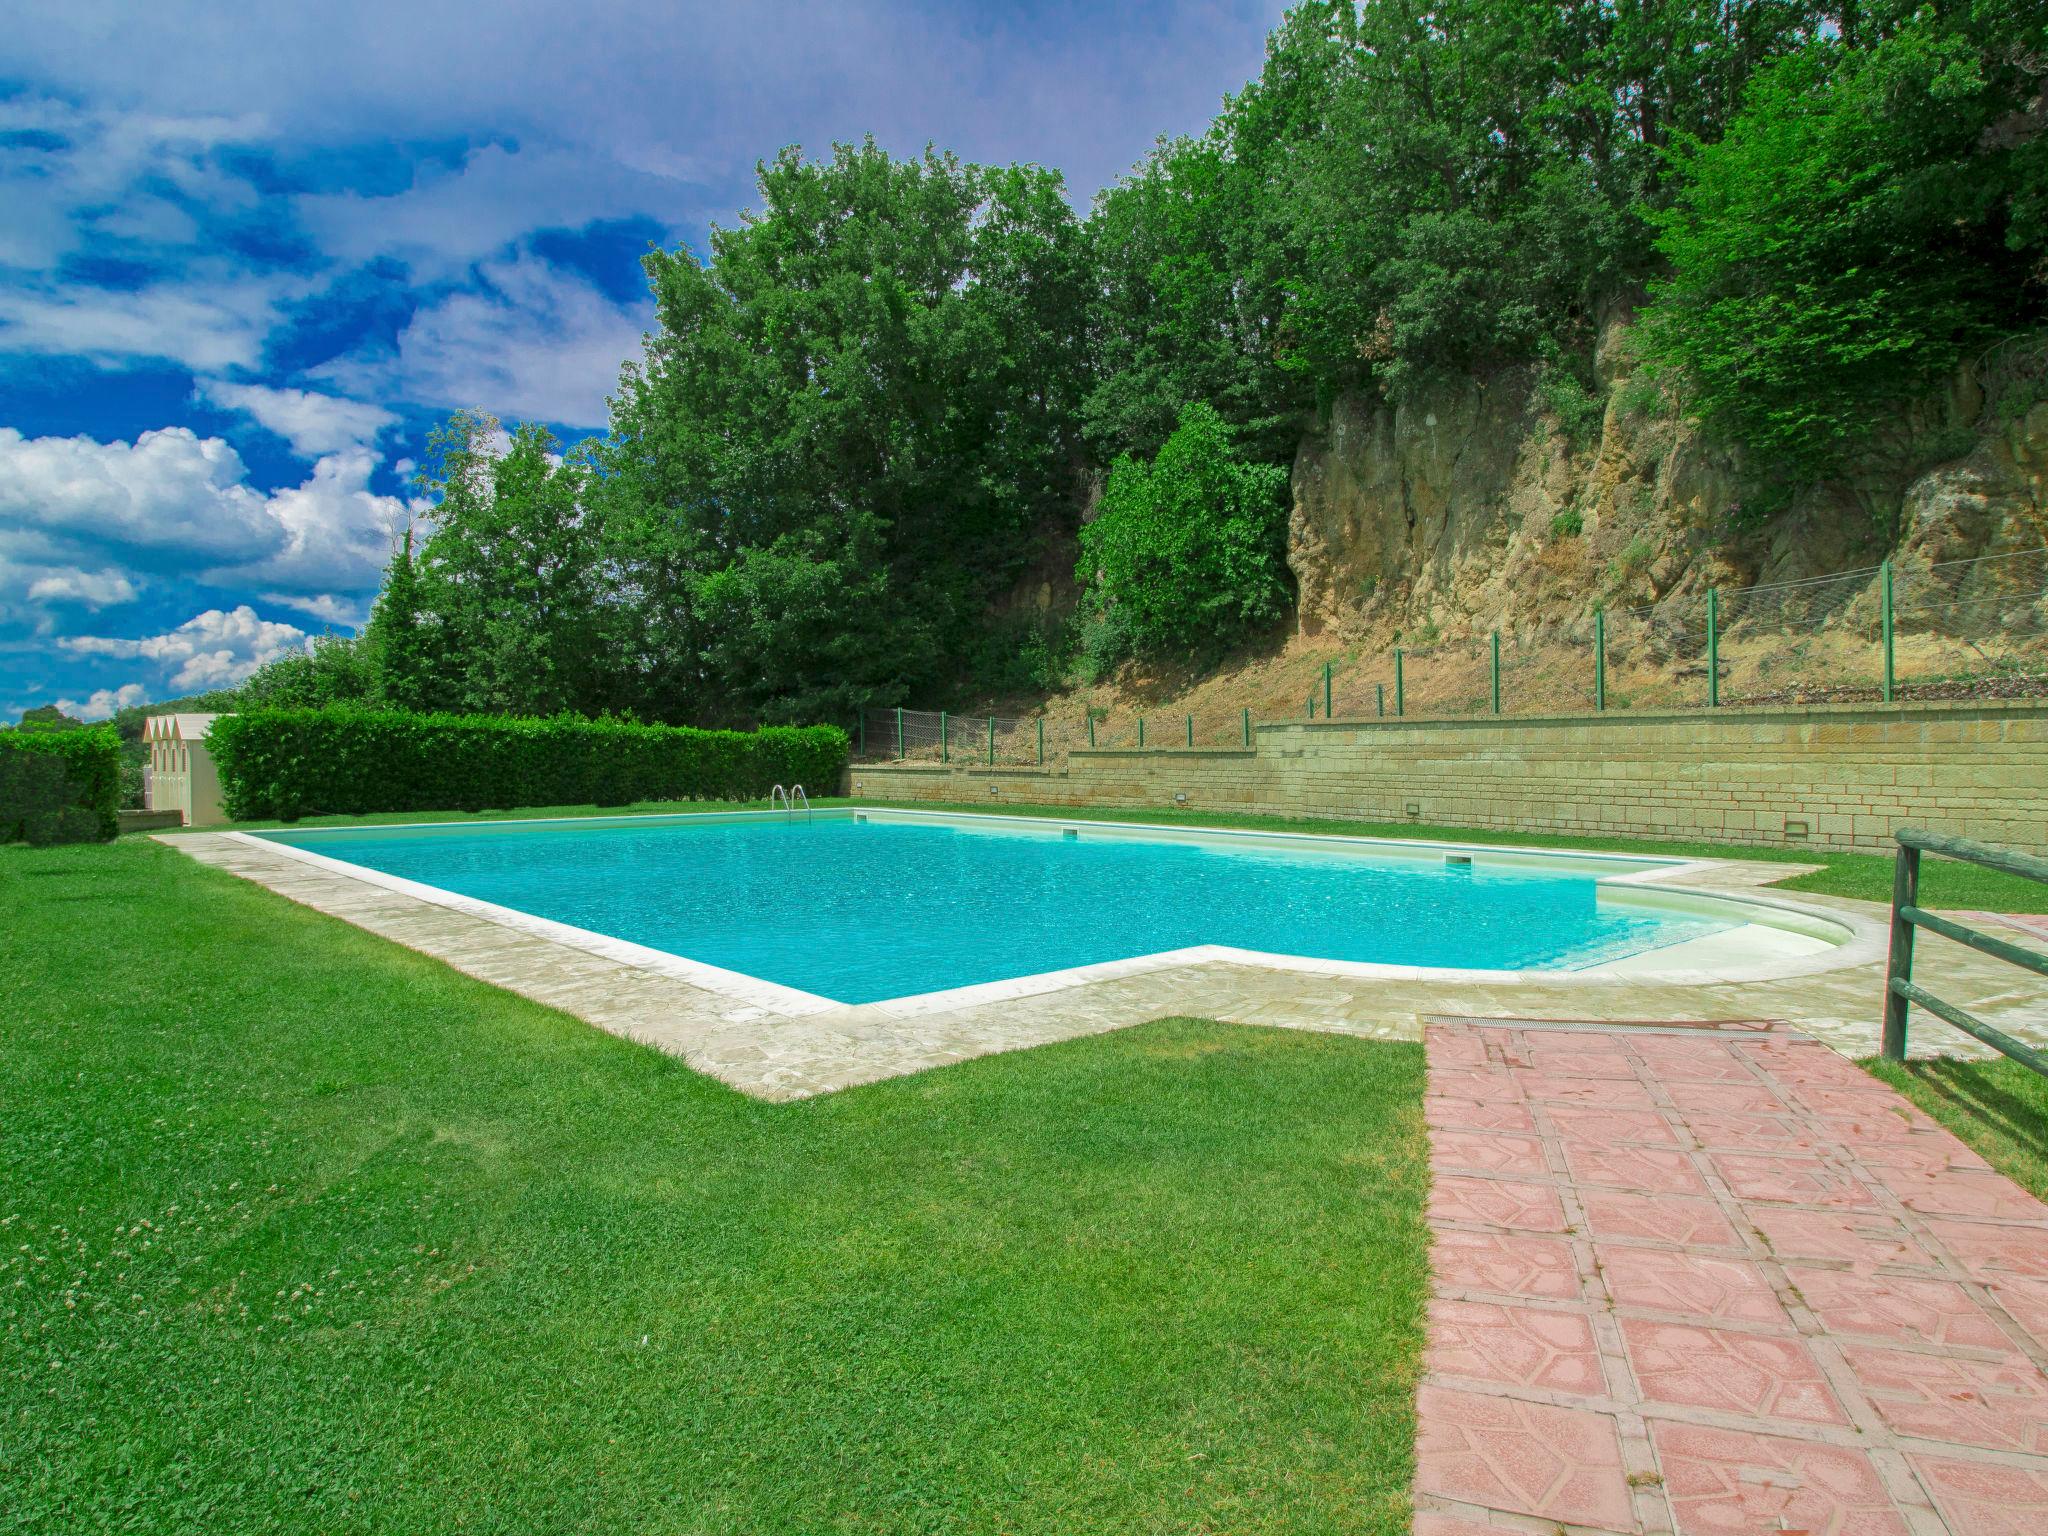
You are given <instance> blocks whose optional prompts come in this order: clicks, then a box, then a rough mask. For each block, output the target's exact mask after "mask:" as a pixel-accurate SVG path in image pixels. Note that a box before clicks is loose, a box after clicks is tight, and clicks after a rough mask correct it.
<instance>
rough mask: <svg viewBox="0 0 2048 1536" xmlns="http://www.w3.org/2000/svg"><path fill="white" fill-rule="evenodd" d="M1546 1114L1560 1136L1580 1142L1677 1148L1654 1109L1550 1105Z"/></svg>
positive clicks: (1662, 1118)
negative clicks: (1631, 1143)
mask: <svg viewBox="0 0 2048 1536" xmlns="http://www.w3.org/2000/svg"><path fill="white" fill-rule="evenodd" d="M1549 1115H1550V1123H1551V1124H1552V1125H1554V1126H1556V1127H1557V1129H1558V1132H1559V1134H1561V1135H1564V1136H1571V1137H1576V1138H1577V1139H1578V1140H1580V1141H1597V1142H1604V1143H1607V1144H1609V1145H1612V1144H1614V1143H1617V1142H1647V1143H1650V1144H1652V1145H1655V1146H1663V1147H1675V1146H1677V1145H1678V1138H1677V1137H1676V1136H1674V1135H1672V1134H1671V1126H1670V1124H1669V1123H1668V1122H1667V1121H1666V1120H1665V1118H1664V1117H1663V1116H1662V1115H1661V1114H1659V1113H1658V1112H1657V1111H1656V1110H1654V1109H1609V1108H1607V1107H1605V1106H1594V1105H1586V1104H1553V1105H1551V1106H1549Z"/></svg>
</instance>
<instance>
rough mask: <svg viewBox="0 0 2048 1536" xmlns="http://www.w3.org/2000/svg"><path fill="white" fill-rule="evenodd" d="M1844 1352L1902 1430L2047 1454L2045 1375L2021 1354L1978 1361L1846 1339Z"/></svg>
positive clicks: (1954, 1441)
mask: <svg viewBox="0 0 2048 1536" xmlns="http://www.w3.org/2000/svg"><path fill="white" fill-rule="evenodd" d="M1842 1357H1843V1359H1845V1360H1847V1361H1848V1363H1849V1369H1850V1370H1852V1371H1854V1372H1855V1373H1856V1379H1857V1381H1859V1382H1860V1383H1862V1386H1863V1390H1864V1391H1865V1392H1866V1393H1867V1394H1868V1395H1869V1398H1870V1401H1871V1404H1872V1405H1873V1406H1874V1407H1875V1408H1876V1409H1877V1411H1878V1413H1879V1414H1880V1415H1882V1416H1883V1418H1884V1421H1885V1423H1887V1424H1889V1425H1890V1426H1891V1427H1892V1429H1893V1430H1895V1431H1896V1432H1897V1433H1899V1434H1902V1435H1916V1436H1918V1437H1919V1438H1921V1439H1923V1440H1946V1441H1948V1442H1949V1443H1950V1444H1953V1445H1976V1446H1982V1447H1984V1448H1985V1449H1986V1450H1992V1451H2025V1452H2030V1453H2032V1454H2035V1455H2048V1380H2044V1378H2043V1377H2042V1375H2041V1372H2040V1370H2039V1369H2038V1368H2037V1367H2036V1366H2035V1365H2034V1362H2033V1361H2031V1360H2029V1359H2027V1358H2026V1356H2024V1355H2017V1354H2015V1355H2007V1356H2006V1357H2005V1358H2004V1359H2002V1360H1996V1361H1991V1360H1973V1359H1968V1358H1965V1357H1962V1356H1958V1355H1930V1354H1914V1353H1908V1352H1907V1351H1905V1350H1897V1349H1884V1348H1880V1347H1879V1346H1877V1345H1873V1344H1849V1345H1845V1346H1844V1347H1843V1350H1842Z"/></svg>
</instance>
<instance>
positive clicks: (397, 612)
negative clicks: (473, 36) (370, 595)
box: [363, 524, 440, 709]
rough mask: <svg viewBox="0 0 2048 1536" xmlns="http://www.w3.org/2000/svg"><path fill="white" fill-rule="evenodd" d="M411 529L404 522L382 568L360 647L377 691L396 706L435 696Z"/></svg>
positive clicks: (435, 672) (423, 703)
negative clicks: (379, 586)
mask: <svg viewBox="0 0 2048 1536" xmlns="http://www.w3.org/2000/svg"><path fill="white" fill-rule="evenodd" d="M412 540H413V530H412V527H411V525H410V524H408V525H407V526H406V529H405V532H404V535H403V537H402V541H401V542H400V544H399V546H398V548H397V549H396V550H394V551H393V552H392V556H391V564H390V566H389V567H388V568H387V569H386V570H385V572H384V586H383V590H382V591H380V592H379V593H378V594H377V605H376V607H375V608H374V609H373V610H372V611H371V613H370V622H369V625H368V627H367V628H366V629H365V630H364V631H363V647H364V649H365V651H367V652H368V654H369V656H370V658H371V660H372V664H373V666H374V667H375V670H376V675H377V697H378V699H379V700H380V701H381V702H383V703H386V704H390V705H393V706H394V707H396V708H399V709H424V708H426V707H428V704H429V701H430V700H431V699H432V698H433V697H434V696H435V694H436V692H437V691H438V690H437V683H438V680H439V670H440V669H439V666H438V664H437V661H438V658H437V657H436V656H435V655H434V646H433V644H432V638H431V636H430V635H429V633H428V630H427V627H426V620H425V617H424V615H423V614H422V613H421V611H420V591H419V577H418V573H417V572H416V571H415V569H414V566H413V548H412Z"/></svg>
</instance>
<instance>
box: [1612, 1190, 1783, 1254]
mask: <svg viewBox="0 0 2048 1536" xmlns="http://www.w3.org/2000/svg"><path fill="white" fill-rule="evenodd" d="M1579 1204H1580V1205H1581V1207H1583V1208H1584V1210H1585V1212H1586V1226H1587V1228H1588V1230H1589V1231H1591V1233H1592V1234H1593V1236H1594V1237H1596V1238H1615V1237H1620V1238H1635V1239H1638V1240H1640V1241H1643V1242H1655V1243H1671V1244H1675V1245H1677V1246H1678V1247H1681V1248H1724V1249H1730V1250H1739V1249H1740V1248H1741V1247H1742V1239H1741V1238H1739V1237H1738V1236H1737V1235H1736V1232H1735V1228H1734V1227H1732V1226H1730V1225H1729V1223H1728V1218H1727V1217H1726V1216H1724V1215H1722V1214H1721V1207H1720V1206H1718V1205H1716V1204H1715V1203H1714V1202H1713V1201H1711V1200H1689V1199H1686V1198H1684V1197H1683V1196H1678V1195H1639V1194H1633V1193H1630V1192H1628V1191H1626V1190H1618V1189H1585V1190H1581V1191H1580V1192H1579Z"/></svg>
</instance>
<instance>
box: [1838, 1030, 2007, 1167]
mask: <svg viewBox="0 0 2048 1536" xmlns="http://www.w3.org/2000/svg"><path fill="white" fill-rule="evenodd" d="M1913 1027H1914V1028H1915V1029H1935V1030H1941V1031H1944V1032H1947V1029H1948V1026H1947V1025H1945V1024H1939V1023H1936V1022H1934V1021H1933V1020H1930V1019H1929V1018H1927V1016H1926V1015H1925V1014H1916V1015H1915V1017H1914V1020H1913ZM1957 1038H1960V1037H1957ZM1864 1065H1865V1066H1866V1067H1868V1068H1869V1069H1870V1070H1871V1071H1872V1072H1874V1073H1876V1074H1877V1075H1878V1076H1879V1077H1881V1078H1883V1079H1884V1080H1885V1081H1886V1082H1888V1083H1890V1084H1891V1085H1892V1086H1893V1087H1894V1088H1896V1089H1898V1090H1899V1091H1900V1092H1901V1093H1903V1094H1905V1095H1906V1097H1907V1098H1909V1099H1911V1100H1912V1101H1913V1102H1914V1103H1915V1104H1918V1105H1919V1106H1920V1107H1921V1108H1922V1109H1924V1110H1926V1111H1927V1113H1928V1114H1930V1115H1932V1116H1934V1118H1935V1119H1937V1120H1939V1121H1940V1122H1941V1123H1942V1124H1943V1125H1945V1126H1947V1127H1948V1128H1949V1129H1950V1130H1952V1131H1954V1132H1955V1133H1956V1135H1958V1136H1960V1137H1961V1138H1962V1139H1963V1140H1964V1141H1966V1142H1968V1143H1969V1144H1970V1145H1971V1146H1973V1147H1975V1148H1976V1149H1977V1151H1978V1152H1979V1153H1981V1154H1982V1155H1983V1157H1984V1160H1985V1161H1986V1162H1988V1163H1990V1164H1991V1165H1992V1167H1994V1168H1996V1169H1998V1171H1999V1172H2001V1173H2003V1174H2005V1175H2006V1176H2007V1177H2008V1178H2010V1179H2011V1180H2013V1182H2014V1183H2016V1184H2019V1185H2021V1186H2022V1187H2024V1188H2026V1189H2029V1190H2031V1191H2033V1193H2034V1194H2036V1195H2037V1196H2039V1197H2040V1198H2041V1199H2043V1200H2048V1077H2042V1076H2041V1075H2040V1074H2038V1073H2036V1072H2033V1071H2030V1070H2029V1069H2027V1068H2026V1067H2023V1066H2021V1065H2020V1064H2019V1063H2018V1062H2016V1061H2005V1060H1999V1061H1908V1062H1907V1063H1906V1064H1905V1065H1904V1066H1898V1065H1895V1064H1894V1063H1892V1062H1888V1061H1875V1060H1873V1061H1867V1062H1865V1063H1864Z"/></svg>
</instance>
